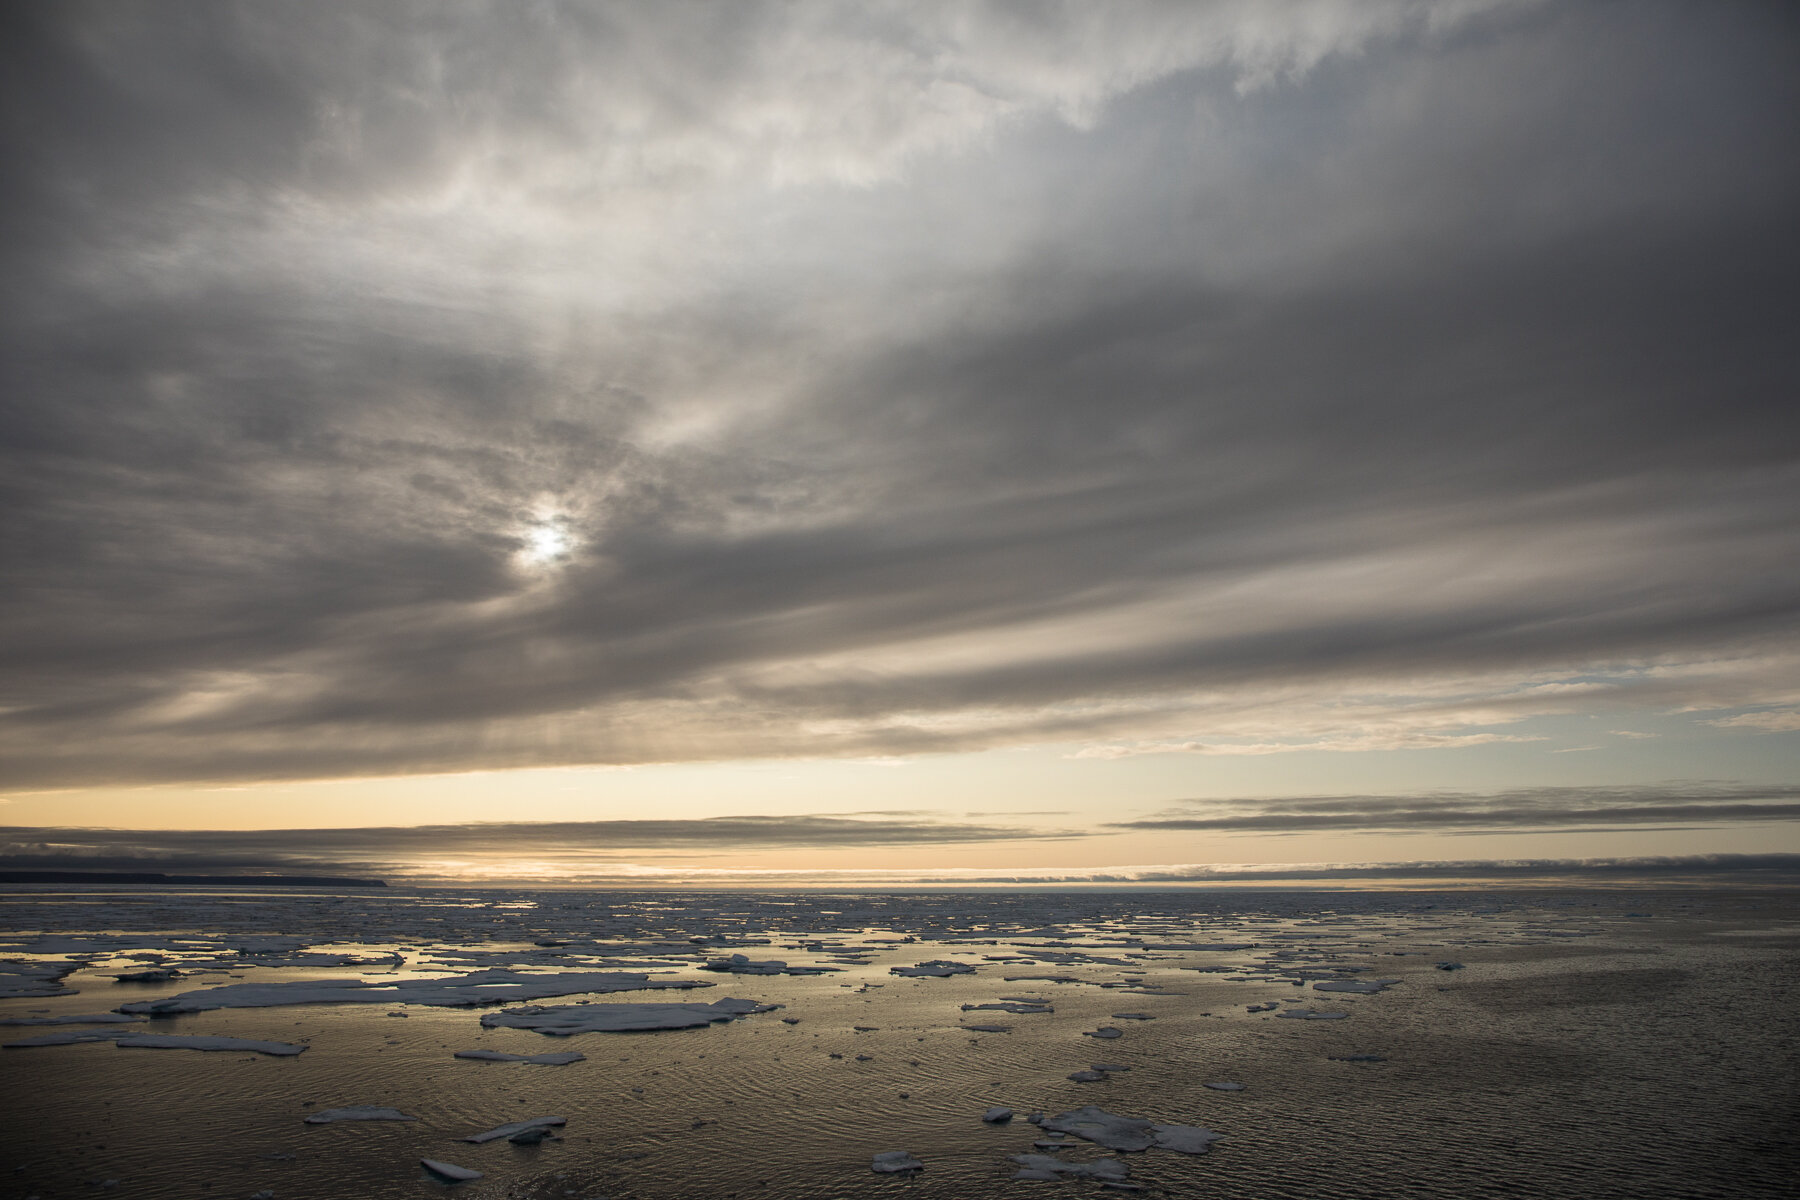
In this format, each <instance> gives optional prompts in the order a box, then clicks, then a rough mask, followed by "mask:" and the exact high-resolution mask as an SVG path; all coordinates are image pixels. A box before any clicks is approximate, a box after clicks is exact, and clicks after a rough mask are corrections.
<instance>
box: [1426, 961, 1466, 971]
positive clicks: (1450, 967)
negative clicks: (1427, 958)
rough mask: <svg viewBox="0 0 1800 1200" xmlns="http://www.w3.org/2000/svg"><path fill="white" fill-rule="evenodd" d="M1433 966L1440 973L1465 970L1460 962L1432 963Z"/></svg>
mask: <svg viewBox="0 0 1800 1200" xmlns="http://www.w3.org/2000/svg"><path fill="white" fill-rule="evenodd" d="M1431 965H1432V966H1434V967H1436V968H1437V969H1438V970H1440V971H1460V970H1462V969H1463V965H1462V964H1461V963H1459V962H1441V963H1432V964H1431Z"/></svg>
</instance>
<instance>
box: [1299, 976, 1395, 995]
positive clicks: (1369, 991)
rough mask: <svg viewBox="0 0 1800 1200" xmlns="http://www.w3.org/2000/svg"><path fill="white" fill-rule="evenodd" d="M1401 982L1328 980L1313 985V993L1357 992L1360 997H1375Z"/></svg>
mask: <svg viewBox="0 0 1800 1200" xmlns="http://www.w3.org/2000/svg"><path fill="white" fill-rule="evenodd" d="M1399 982H1400V981H1399V980H1398V979H1327V980H1324V981H1323V982H1320V983H1315V984H1313V991H1315V992H1355V993H1357V994H1358V995H1363V996H1373V995H1374V994H1375V993H1377V992H1380V991H1383V990H1384V989H1386V988H1390V987H1393V986H1394V985H1395V984H1396V983H1399Z"/></svg>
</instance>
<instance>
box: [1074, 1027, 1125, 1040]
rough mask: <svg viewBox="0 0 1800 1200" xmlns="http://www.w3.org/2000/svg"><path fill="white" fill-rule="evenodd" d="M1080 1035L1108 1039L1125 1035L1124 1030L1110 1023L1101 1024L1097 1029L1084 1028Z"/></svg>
mask: <svg viewBox="0 0 1800 1200" xmlns="http://www.w3.org/2000/svg"><path fill="white" fill-rule="evenodd" d="M1081 1036H1082V1037H1091V1038H1108V1039H1111V1038H1121V1037H1124V1036H1125V1031H1124V1030H1122V1029H1114V1028H1113V1027H1112V1026H1111V1025H1102V1026H1101V1027H1100V1028H1098V1029H1088V1030H1084V1031H1083V1032H1082V1034H1081Z"/></svg>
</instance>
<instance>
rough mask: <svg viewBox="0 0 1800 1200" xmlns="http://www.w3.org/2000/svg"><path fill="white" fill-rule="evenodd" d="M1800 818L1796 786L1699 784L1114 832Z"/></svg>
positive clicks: (1288, 805) (1124, 824) (1264, 810)
mask: <svg viewBox="0 0 1800 1200" xmlns="http://www.w3.org/2000/svg"><path fill="white" fill-rule="evenodd" d="M1794 820H1800V786H1783V785H1775V786H1754V785H1736V784H1699V785H1688V786H1658V787H1589V788H1574V787H1542V788H1525V789H1520V790H1516V791H1508V792H1497V793H1492V794H1486V795H1474V794H1469V793H1460V792H1424V793H1419V794H1415V795H1410V796H1292V797H1285V798H1282V799H1279V800H1217V801H1207V802H1204V803H1196V804H1194V805H1191V806H1182V807H1180V808H1176V809H1172V810H1170V811H1168V812H1165V813H1160V814H1158V815H1156V816H1153V817H1147V818H1145V819H1143V820H1138V821H1121V822H1116V823H1114V824H1112V825H1111V826H1109V828H1111V829H1118V830H1149V829H1162V830H1189V831H1201V830H1211V831H1214V832H1220V833H1307V832H1313V831H1319V830H1354V831H1357V832H1365V831H1375V830H1412V831H1419V832H1434V833H1444V832H1451V833H1454V832H1466V833H1475V832H1498V831H1505V832H1510V833H1522V832H1527V833H1528V832H1552V831H1559V830H1567V829H1572V828H1582V829H1630V828H1644V827H1656V828H1671V827H1684V826H1713V825H1730V824H1738V823H1743V822H1759V821H1761V822H1769V821H1794Z"/></svg>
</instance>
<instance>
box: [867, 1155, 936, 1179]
mask: <svg viewBox="0 0 1800 1200" xmlns="http://www.w3.org/2000/svg"><path fill="white" fill-rule="evenodd" d="M869 1169H870V1170H871V1171H873V1172H875V1173H876V1174H877V1175H916V1174H918V1173H919V1172H920V1171H923V1170H924V1169H925V1164H924V1163H922V1162H920V1161H919V1160H918V1159H916V1158H914V1157H913V1156H912V1155H911V1154H910V1153H909V1152H907V1151H905V1150H886V1151H883V1152H882V1153H880V1154H877V1155H876V1156H875V1158H874V1160H873V1161H871V1162H870V1164H869Z"/></svg>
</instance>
